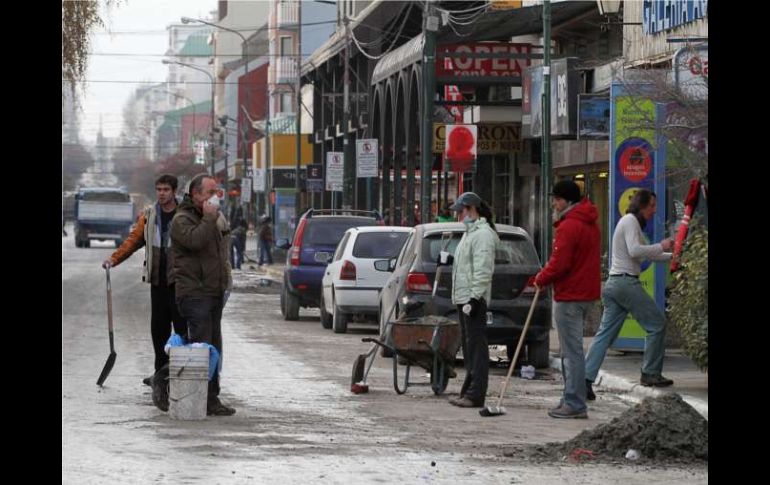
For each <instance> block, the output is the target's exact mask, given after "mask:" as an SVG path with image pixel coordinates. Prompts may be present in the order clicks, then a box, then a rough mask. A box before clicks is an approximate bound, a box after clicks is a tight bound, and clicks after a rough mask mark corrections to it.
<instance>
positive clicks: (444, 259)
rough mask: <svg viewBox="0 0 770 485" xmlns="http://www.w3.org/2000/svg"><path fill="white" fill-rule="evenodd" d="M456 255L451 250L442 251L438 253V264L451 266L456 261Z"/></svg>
mask: <svg viewBox="0 0 770 485" xmlns="http://www.w3.org/2000/svg"><path fill="white" fill-rule="evenodd" d="M454 261H455V257H454V256H452V254H451V253H450V252H449V251H441V252H440V253H438V261H437V262H436V264H438V265H439V266H450V265H452V264H453V263H454Z"/></svg>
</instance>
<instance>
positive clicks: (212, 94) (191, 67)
mask: <svg viewBox="0 0 770 485" xmlns="http://www.w3.org/2000/svg"><path fill="white" fill-rule="evenodd" d="M162 62H163V64H178V65H180V66H184V67H189V68H190V69H195V70H196V71H200V72H202V73H204V74H205V75H207V76H208V77H209V79H210V80H211V113H210V117H211V119H210V123H209V125H210V130H211V131H210V132H211V175H212V176H213V175H214V76H212V75H211V73H210V72H208V71H207V70H205V69H202V68H200V67H198V66H193V65H192V64H187V63H185V62H180V61H170V60H168V59H163V61H162ZM226 184H227V173H226V172H225V185H226Z"/></svg>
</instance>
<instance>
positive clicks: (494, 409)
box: [479, 286, 540, 418]
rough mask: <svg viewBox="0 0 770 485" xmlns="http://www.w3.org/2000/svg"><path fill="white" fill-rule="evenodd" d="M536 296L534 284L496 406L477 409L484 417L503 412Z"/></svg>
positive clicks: (538, 289) (498, 414)
mask: <svg viewBox="0 0 770 485" xmlns="http://www.w3.org/2000/svg"><path fill="white" fill-rule="evenodd" d="M538 296H540V288H539V287H537V286H535V296H533V297H532V305H531V306H530V307H529V314H528V315H527V321H526V322H525V323H524V328H523V329H522V330H521V337H519V344H518V345H517V346H516V352H515V353H514V354H513V359H511V366H510V367H509V368H508V375H507V376H506V377H505V383H504V384H503V388H502V389H501V390H500V398H499V399H498V400H497V406H487V407H485V408H484V409H482V410H480V411H479V414H480V415H481V416H483V417H485V418H488V417H490V416H500V415H503V414H505V408H504V407H503V406H502V404H503V396H504V395H505V390H506V389H507V388H508V381H510V380H511V374H513V368H514V367H515V366H516V360H518V358H519V351H520V350H521V345H522V344H523V343H524V337H525V336H526V335H527V329H528V328H529V322H531V321H532V314H533V313H535V305H537V297H538Z"/></svg>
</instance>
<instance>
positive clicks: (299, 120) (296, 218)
mask: <svg viewBox="0 0 770 485" xmlns="http://www.w3.org/2000/svg"><path fill="white" fill-rule="evenodd" d="M296 50H297V92H296V93H295V94H296V95H297V114H296V121H297V127H296V129H297V164H296V165H295V167H294V168H295V173H294V191H295V194H294V223H295V225H296V224H299V216H300V211H301V210H302V208H301V207H300V203H301V200H302V197H301V194H300V183H299V173H300V170H302V168H301V166H300V165H301V160H302V1H301V0H297V49H296Z"/></svg>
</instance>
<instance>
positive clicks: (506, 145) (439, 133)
mask: <svg viewBox="0 0 770 485" xmlns="http://www.w3.org/2000/svg"><path fill="white" fill-rule="evenodd" d="M477 126H478V132H477V133H478V136H477V140H476V153H477V154H478V155H500V154H505V153H510V152H519V151H521V123H480V124H478V125H477ZM445 140H446V125H445V124H444V123H433V153H439V154H440V153H444V143H445Z"/></svg>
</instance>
